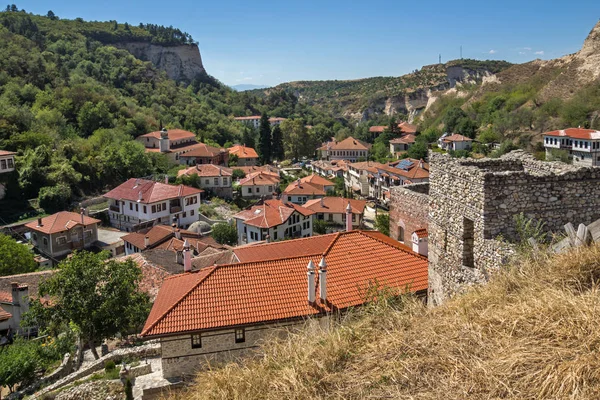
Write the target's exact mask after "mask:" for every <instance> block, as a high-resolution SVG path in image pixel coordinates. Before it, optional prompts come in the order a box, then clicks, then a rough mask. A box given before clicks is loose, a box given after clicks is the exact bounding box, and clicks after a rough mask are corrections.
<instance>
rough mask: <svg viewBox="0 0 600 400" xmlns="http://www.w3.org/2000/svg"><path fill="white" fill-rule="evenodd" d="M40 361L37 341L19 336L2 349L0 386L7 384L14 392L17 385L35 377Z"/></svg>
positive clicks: (26, 382)
mask: <svg viewBox="0 0 600 400" xmlns="http://www.w3.org/2000/svg"><path fill="white" fill-rule="evenodd" d="M38 362H39V356H38V351H37V344H36V342H30V341H27V340H25V339H23V338H17V339H16V340H15V342H14V343H13V344H11V345H8V346H5V348H3V349H2V351H0V388H1V387H2V386H7V387H8V389H9V390H10V391H11V393H12V392H14V391H15V386H17V385H19V386H24V385H27V384H28V383H30V382H32V381H33V380H34V378H35V370H36V368H37V365H38Z"/></svg>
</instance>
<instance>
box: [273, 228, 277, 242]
mask: <svg viewBox="0 0 600 400" xmlns="http://www.w3.org/2000/svg"><path fill="white" fill-rule="evenodd" d="M273 240H277V229H275V231H274V232H273Z"/></svg>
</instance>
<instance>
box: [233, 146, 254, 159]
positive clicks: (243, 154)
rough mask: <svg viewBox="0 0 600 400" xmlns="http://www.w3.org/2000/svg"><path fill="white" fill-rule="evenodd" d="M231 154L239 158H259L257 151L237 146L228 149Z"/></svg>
mask: <svg viewBox="0 0 600 400" xmlns="http://www.w3.org/2000/svg"><path fill="white" fill-rule="evenodd" d="M228 151H229V154H231V155H236V156H238V158H258V154H257V153H256V150H254V149H253V148H252V147H246V146H241V145H236V146H233V147H230V148H229V149H228Z"/></svg>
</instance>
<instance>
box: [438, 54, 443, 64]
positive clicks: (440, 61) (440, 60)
mask: <svg viewBox="0 0 600 400" xmlns="http://www.w3.org/2000/svg"><path fill="white" fill-rule="evenodd" d="M438 62H439V63H440V64H441V63H442V55H441V54H440V56H439V61H438Z"/></svg>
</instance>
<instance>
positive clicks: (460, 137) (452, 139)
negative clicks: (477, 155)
mask: <svg viewBox="0 0 600 400" xmlns="http://www.w3.org/2000/svg"><path fill="white" fill-rule="evenodd" d="M442 140H443V141H444V142H472V141H473V139H471V138H469V137H466V136H463V135H459V134H458V133H455V134H452V135H450V136H446V137H444V138H442Z"/></svg>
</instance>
